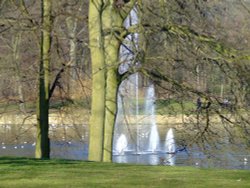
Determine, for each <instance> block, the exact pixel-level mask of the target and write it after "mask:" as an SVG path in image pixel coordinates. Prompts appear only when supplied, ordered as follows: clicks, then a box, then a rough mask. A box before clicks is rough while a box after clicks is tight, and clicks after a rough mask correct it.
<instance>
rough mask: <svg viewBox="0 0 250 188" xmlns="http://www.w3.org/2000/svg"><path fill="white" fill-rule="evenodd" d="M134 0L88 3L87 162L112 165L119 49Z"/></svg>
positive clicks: (100, 0) (109, 0)
mask: <svg viewBox="0 0 250 188" xmlns="http://www.w3.org/2000/svg"><path fill="white" fill-rule="evenodd" d="M135 2H136V1H135V0H131V1H123V0H115V1H112V0H108V1H102V0H97V1H92V0H90V1H89V45H90V49H91V60H92V105H91V118H90V140H89V160H93V161H105V162H108V161H111V158H112V138H113V129H114V122H115V115H116V95H117V89H118V84H119V76H118V71H117V70H118V66H119V59H118V55H119V46H120V44H121V39H122V38H124V36H125V35H124V33H126V30H125V28H124V27H123V21H124V20H125V18H126V17H127V15H128V13H129V12H130V10H131V9H132V7H133V6H134V4H135Z"/></svg>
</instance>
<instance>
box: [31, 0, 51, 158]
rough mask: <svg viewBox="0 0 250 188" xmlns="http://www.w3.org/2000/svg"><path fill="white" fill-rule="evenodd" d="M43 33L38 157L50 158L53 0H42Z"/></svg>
mask: <svg viewBox="0 0 250 188" xmlns="http://www.w3.org/2000/svg"><path fill="white" fill-rule="evenodd" d="M41 8H42V11H41V12H42V33H41V54H40V70H39V93H38V102H37V141H36V153H35V156H36V158H41V159H49V158H50V141H49V90H50V81H49V80H50V79H49V72H50V71H49V68H50V47H51V38H50V34H51V24H52V22H51V8H52V2H51V0H42V1H41Z"/></svg>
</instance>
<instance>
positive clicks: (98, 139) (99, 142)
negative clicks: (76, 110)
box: [89, 0, 105, 161]
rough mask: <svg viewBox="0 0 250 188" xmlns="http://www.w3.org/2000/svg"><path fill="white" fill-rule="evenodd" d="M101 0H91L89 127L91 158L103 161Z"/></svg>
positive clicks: (103, 82)
mask: <svg viewBox="0 0 250 188" xmlns="http://www.w3.org/2000/svg"><path fill="white" fill-rule="evenodd" d="M101 2H102V1H101V0H97V1H95V3H94V2H93V1H89V45H90V50H91V60H92V103H91V117H90V128H89V131H90V133H89V160H91V161H102V155H103V153H102V152H103V151H102V149H103V148H102V146H103V130H104V119H105V112H104V111H105V103H104V101H105V62H104V41H103V38H102V18H101V13H100V11H99V8H100V7H101V4H102V3H101Z"/></svg>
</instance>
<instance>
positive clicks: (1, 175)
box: [0, 158, 250, 188]
mask: <svg viewBox="0 0 250 188" xmlns="http://www.w3.org/2000/svg"><path fill="white" fill-rule="evenodd" d="M0 187H15V188H16V187H17V188H18V187H22V188H23V187H25V188H26V187H74V188H75V187H119V188H120V187H126V188H127V187H192V188H193V187H206V188H207V187H227V188H228V187H250V172H249V171H246V170H219V169H199V168H191V167H169V166H145V165H130V164H114V163H97V162H84V161H71V160H44V161H42V160H35V159H26V158H0Z"/></svg>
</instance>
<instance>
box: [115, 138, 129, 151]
mask: <svg viewBox="0 0 250 188" xmlns="http://www.w3.org/2000/svg"><path fill="white" fill-rule="evenodd" d="M127 147H128V141H127V138H126V136H125V135H124V134H121V135H120V137H119V138H118V139H117V143H116V146H115V153H117V154H118V155H124V152H125V151H126V150H127Z"/></svg>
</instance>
